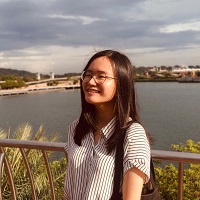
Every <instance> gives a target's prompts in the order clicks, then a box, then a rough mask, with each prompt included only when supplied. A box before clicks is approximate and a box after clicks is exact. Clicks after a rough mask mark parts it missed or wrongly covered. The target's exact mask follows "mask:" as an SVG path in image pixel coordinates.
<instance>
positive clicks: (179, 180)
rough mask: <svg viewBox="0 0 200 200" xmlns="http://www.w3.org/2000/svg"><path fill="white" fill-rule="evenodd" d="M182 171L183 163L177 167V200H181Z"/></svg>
mask: <svg viewBox="0 0 200 200" xmlns="http://www.w3.org/2000/svg"><path fill="white" fill-rule="evenodd" d="M183 171H184V163H183V162H179V167H178V200H182V199H183Z"/></svg>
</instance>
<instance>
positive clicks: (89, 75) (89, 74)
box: [84, 72, 92, 78]
mask: <svg viewBox="0 0 200 200" xmlns="http://www.w3.org/2000/svg"><path fill="white" fill-rule="evenodd" d="M91 76H92V74H91V73H90V72H85V74H84V77H85V78H90V77H91Z"/></svg>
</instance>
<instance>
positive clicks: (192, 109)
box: [0, 82, 200, 150]
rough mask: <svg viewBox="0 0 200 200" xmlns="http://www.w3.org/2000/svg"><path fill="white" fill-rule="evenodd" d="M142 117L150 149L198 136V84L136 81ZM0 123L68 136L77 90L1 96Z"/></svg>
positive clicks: (77, 101)
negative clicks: (28, 125)
mask: <svg viewBox="0 0 200 200" xmlns="http://www.w3.org/2000/svg"><path fill="white" fill-rule="evenodd" d="M136 90H137V95H138V102H139V107H140V116H141V121H142V124H143V125H144V127H145V128H146V130H147V131H148V132H149V133H150V135H151V136H152V137H153V139H154V144H153V146H152V148H153V149H160V150H170V149H171V145H172V144H179V143H185V142H186V140H188V139H192V140H194V141H199V140H200V123H199V120H200V106H199V102H200V84H198V83H196V84H195V83H177V82H172V83H166V82H165V83H158V82H156V83H155V82H154V83H152V82H148V83H136ZM0 113H1V114H0V127H1V128H3V129H4V130H6V131H7V130H8V127H9V126H10V127H11V132H13V131H14V130H15V129H16V128H17V127H18V125H21V124H23V123H25V122H28V123H30V124H31V125H32V126H33V130H34V131H36V130H37V129H38V128H39V126H40V125H41V124H43V125H44V128H45V130H46V133H47V134H51V133H58V134H60V135H61V141H62V142H65V141H66V139H67V127H68V125H69V124H70V123H71V122H72V121H73V120H74V119H75V118H77V117H78V116H79V113H80V91H79V89H76V90H62V91H53V92H36V93H32V94H25V95H18V96H2V97H0Z"/></svg>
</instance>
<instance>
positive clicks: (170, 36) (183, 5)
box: [0, 0, 200, 74]
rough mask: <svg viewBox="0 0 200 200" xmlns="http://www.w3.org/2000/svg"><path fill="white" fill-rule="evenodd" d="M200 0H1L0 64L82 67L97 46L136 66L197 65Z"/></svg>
mask: <svg viewBox="0 0 200 200" xmlns="http://www.w3.org/2000/svg"><path fill="white" fill-rule="evenodd" d="M199 10H200V1H199V0H79V1H77V0H0V68H11V69H18V70H26V71H30V72H33V73H37V72H39V73H44V74H49V73H50V72H54V73H55V74H64V73H71V72H81V71H82V70H83V68H84V66H85V65H86V63H87V61H88V59H89V58H90V57H91V56H92V55H93V54H94V53H96V52H97V51H101V50H104V49H114V50H117V51H120V52H122V53H125V54H126V55H127V56H128V57H129V58H130V60H131V62H132V63H133V65H135V66H136V67H139V66H146V67H147V66H161V65H165V66H174V65H184V66H188V65H194V66H195V65H200V14H199V13H200V12H199Z"/></svg>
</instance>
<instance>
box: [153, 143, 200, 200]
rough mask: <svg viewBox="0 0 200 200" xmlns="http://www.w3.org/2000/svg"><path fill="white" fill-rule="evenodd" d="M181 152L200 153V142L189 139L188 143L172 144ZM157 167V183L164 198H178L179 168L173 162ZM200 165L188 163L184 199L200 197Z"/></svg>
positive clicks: (174, 199)
mask: <svg viewBox="0 0 200 200" xmlns="http://www.w3.org/2000/svg"><path fill="white" fill-rule="evenodd" d="M172 149H173V150H175V151H181V152H190V153H200V142H197V143H195V142H194V141H192V140H187V142H186V144H179V145H172ZM160 165H161V166H160V167H156V168H155V173H156V183H157V186H158V188H159V191H160V193H161V195H162V197H163V199H167V200H176V199H177V194H178V169H177V167H175V166H174V165H173V164H169V165H165V166H164V167H163V166H162V163H161V164H160ZM199 171H200V165H199V164H188V165H187V167H186V169H185V170H184V176H183V180H184V185H183V200H191V199H192V200H199V199H200V173H199Z"/></svg>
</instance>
